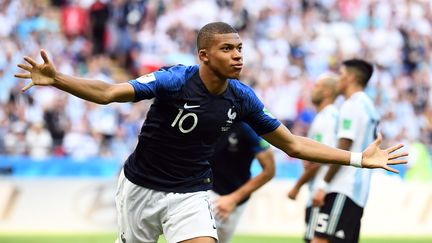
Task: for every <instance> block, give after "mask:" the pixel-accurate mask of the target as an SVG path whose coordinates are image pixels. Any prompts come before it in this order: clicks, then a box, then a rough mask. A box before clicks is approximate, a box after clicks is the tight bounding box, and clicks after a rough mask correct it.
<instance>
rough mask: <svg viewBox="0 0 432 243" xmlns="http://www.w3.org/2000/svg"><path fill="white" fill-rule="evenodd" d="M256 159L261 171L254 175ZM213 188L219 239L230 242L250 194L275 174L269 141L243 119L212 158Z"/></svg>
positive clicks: (219, 145) (226, 135) (226, 136)
mask: <svg viewBox="0 0 432 243" xmlns="http://www.w3.org/2000/svg"><path fill="white" fill-rule="evenodd" d="M255 158H256V159H257V160H258V162H259V164H260V165H261V167H262V171H261V172H260V173H259V174H258V175H256V176H255V177H253V178H251V172H250V169H251V165H252V162H253V160H254V159H255ZM210 163H211V165H212V171H213V178H214V182H213V189H212V191H211V193H210V196H211V199H212V200H213V210H214V212H215V215H216V225H217V231H218V237H219V242H221V243H227V242H230V240H231V238H232V236H233V233H234V231H235V229H236V226H237V224H238V222H239V220H240V218H241V216H242V214H243V212H244V210H245V208H246V205H247V201H248V200H249V197H250V195H251V194H252V193H253V192H254V191H256V190H257V189H258V188H260V187H261V186H263V185H264V184H265V183H267V182H268V181H269V180H270V179H271V178H273V176H274V174H275V161H274V156H273V152H272V151H271V148H270V145H269V144H268V143H267V142H266V141H265V140H264V139H262V138H260V137H258V136H257V135H256V133H255V132H254V131H253V130H252V129H251V128H250V127H249V126H248V125H247V124H246V123H243V122H240V123H238V124H236V125H234V127H233V128H232V129H231V130H230V132H229V133H227V134H224V135H223V137H221V138H220V139H219V141H218V143H217V144H216V152H215V154H214V156H213V157H212V158H211V159H210Z"/></svg>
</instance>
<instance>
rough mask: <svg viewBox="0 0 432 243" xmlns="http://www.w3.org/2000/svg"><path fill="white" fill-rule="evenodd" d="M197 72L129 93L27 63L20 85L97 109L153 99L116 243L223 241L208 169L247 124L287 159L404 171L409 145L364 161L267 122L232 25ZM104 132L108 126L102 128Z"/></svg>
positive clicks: (211, 36) (373, 149)
mask: <svg viewBox="0 0 432 243" xmlns="http://www.w3.org/2000/svg"><path fill="white" fill-rule="evenodd" d="M197 50H198V58H199V65H194V66H182V65H176V66H173V67H170V68H166V69H161V70H159V71H157V72H154V73H150V74H146V75H144V76H142V77H139V78H137V79H134V80H131V81H129V82H125V83H119V84H110V83H107V82H103V81H100V80H94V79H83V78H78V77H73V76H69V75H66V74H63V73H60V72H57V70H56V69H55V66H54V65H53V63H52V62H51V61H50V60H49V58H48V55H47V53H46V52H45V51H43V50H42V51H41V56H42V59H43V63H41V64H39V63H37V62H36V61H35V60H33V59H32V58H30V57H24V60H25V61H26V62H27V63H26V64H18V67H20V68H21V69H23V70H25V71H27V72H25V73H18V74H15V77H17V78H25V79H31V82H30V83H28V84H27V85H26V86H25V87H23V89H22V90H23V91H25V90H27V89H29V88H30V87H32V86H34V85H49V86H53V87H56V88H58V89H61V90H63V91H65V92H68V93H70V94H72V95H75V96H77V97H80V98H82V99H85V100H88V101H91V102H95V103H98V104H109V103H112V102H137V101H140V100H143V99H153V98H154V103H153V104H152V106H151V108H150V110H149V112H148V115H147V118H146V120H145V122H144V124H143V126H142V129H141V132H140V134H139V135H138V138H139V140H138V144H137V146H136V148H135V150H134V151H133V152H132V154H131V155H130V156H129V158H128V159H127V161H126V162H125V165H124V168H123V171H124V172H122V173H121V175H120V178H119V185H118V192H117V195H116V205H117V210H118V223H119V234H118V239H117V242H128V243H130V242H156V241H157V239H158V236H159V235H160V234H162V233H163V234H164V236H165V238H166V239H167V241H168V242H192V243H194V242H203V243H204V242H215V241H217V232H216V227H215V225H214V218H213V215H212V213H211V212H210V204H209V201H208V193H207V192H206V191H207V190H209V189H211V187H212V172H211V168H210V164H209V162H208V159H209V158H210V156H211V155H212V154H213V145H214V143H215V141H216V140H217V138H218V137H219V136H220V135H221V134H223V133H226V132H228V131H229V130H230V128H231V126H232V125H233V124H234V123H236V122H238V121H244V122H246V123H247V124H248V125H249V126H251V127H252V129H253V130H254V131H255V132H256V133H257V134H258V135H262V137H263V138H264V139H265V140H267V141H268V142H270V143H271V144H273V145H274V146H276V147H278V148H280V149H282V150H283V151H285V152H286V153H287V154H288V155H290V156H293V157H297V158H301V159H305V160H311V161H317V162H320V163H334V164H340V165H354V166H358V167H366V168H384V169H386V170H390V171H395V169H393V168H391V167H390V166H389V165H392V164H400V163H406V160H405V159H403V158H401V157H403V156H406V155H407V153H404V152H402V153H393V152H395V151H396V150H398V149H400V148H401V147H403V145H402V144H399V145H395V146H392V147H390V148H387V149H383V150H382V149H380V148H379V145H380V142H381V139H380V138H379V139H378V140H376V141H375V142H373V143H372V144H370V146H369V147H368V148H367V149H366V150H364V151H363V152H362V153H351V152H349V151H345V150H341V149H335V148H331V147H328V146H326V145H323V144H320V143H318V142H315V141H313V140H311V139H308V138H304V137H300V136H295V135H293V134H291V133H290V131H289V130H288V129H287V128H286V127H284V126H282V125H281V123H280V122H279V121H278V120H276V119H275V118H273V117H271V116H269V115H268V114H267V113H266V112H265V109H264V106H263V104H262V103H261V101H260V100H259V99H258V98H257V97H256V95H255V94H254V92H253V91H252V89H251V88H249V87H248V86H246V85H244V84H242V83H241V82H240V81H239V80H238V78H239V76H240V72H241V70H242V67H243V57H242V41H241V39H240V36H239V34H238V33H237V31H236V30H235V29H233V28H232V27H231V26H230V25H228V24H226V23H222V22H215V23H210V24H207V25H205V26H204V27H203V28H201V30H200V31H199V33H198V38H197ZM101 122H103V121H101Z"/></svg>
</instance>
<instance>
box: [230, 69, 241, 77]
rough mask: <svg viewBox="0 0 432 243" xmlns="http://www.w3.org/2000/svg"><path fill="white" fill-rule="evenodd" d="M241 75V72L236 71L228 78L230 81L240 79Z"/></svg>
mask: <svg viewBox="0 0 432 243" xmlns="http://www.w3.org/2000/svg"><path fill="white" fill-rule="evenodd" d="M240 73H241V70H236V71H234V72H231V73H230V74H229V75H228V78H230V79H239V78H240Z"/></svg>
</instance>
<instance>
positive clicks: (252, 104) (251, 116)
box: [243, 87, 281, 135]
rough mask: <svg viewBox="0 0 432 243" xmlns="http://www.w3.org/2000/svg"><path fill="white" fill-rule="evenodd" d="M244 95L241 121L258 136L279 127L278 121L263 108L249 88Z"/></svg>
mask: <svg viewBox="0 0 432 243" xmlns="http://www.w3.org/2000/svg"><path fill="white" fill-rule="evenodd" d="M244 94H245V95H244V99H243V111H244V114H245V115H244V117H243V121H244V122H246V123H247V124H248V125H249V126H251V127H252V129H253V130H254V131H255V132H256V133H257V134H258V135H262V134H266V133H269V132H272V131H274V130H276V128H278V127H279V126H280V125H281V123H280V121H278V120H277V119H276V118H274V117H273V116H272V115H271V114H270V113H269V112H268V111H267V109H265V108H264V105H263V103H262V102H261V101H260V100H259V99H258V97H257V96H256V95H255V93H254V92H253V91H252V89H251V88H249V87H247V88H246V89H245V93H244Z"/></svg>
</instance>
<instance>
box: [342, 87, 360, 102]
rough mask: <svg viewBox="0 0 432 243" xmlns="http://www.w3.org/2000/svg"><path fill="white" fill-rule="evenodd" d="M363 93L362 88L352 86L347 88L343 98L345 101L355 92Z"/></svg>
mask: <svg viewBox="0 0 432 243" xmlns="http://www.w3.org/2000/svg"><path fill="white" fill-rule="evenodd" d="M360 91H363V88H362V87H360V86H357V85H355V86H354V85H353V86H350V87H348V88H347V90H346V91H345V92H344V94H343V96H344V97H345V99H349V98H351V96H352V95H353V94H355V93H357V92H360Z"/></svg>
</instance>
